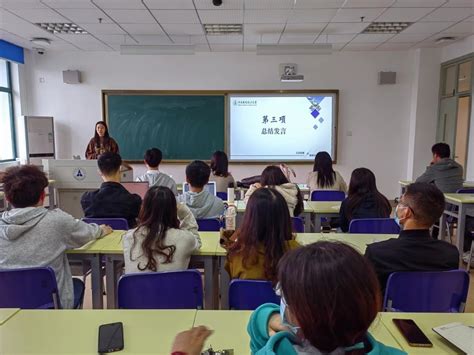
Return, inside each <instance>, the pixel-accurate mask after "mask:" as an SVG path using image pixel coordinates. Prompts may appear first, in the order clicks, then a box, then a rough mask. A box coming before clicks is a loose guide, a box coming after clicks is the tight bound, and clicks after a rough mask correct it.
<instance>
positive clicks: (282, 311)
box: [280, 296, 300, 335]
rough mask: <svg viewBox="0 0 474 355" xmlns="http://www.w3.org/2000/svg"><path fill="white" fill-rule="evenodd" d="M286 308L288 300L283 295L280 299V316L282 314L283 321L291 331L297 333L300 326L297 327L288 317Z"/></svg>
mask: <svg viewBox="0 0 474 355" xmlns="http://www.w3.org/2000/svg"><path fill="white" fill-rule="evenodd" d="M285 310H286V301H285V299H284V298H283V296H282V297H281V300H280V316H281V323H282V324H283V325H284V326H286V327H288V328H289V329H290V332H291V333H293V334H295V335H296V333H297V332H298V329H300V327H297V326H295V325H293V324H291V323H290V322H289V321H288V319H286V314H285Z"/></svg>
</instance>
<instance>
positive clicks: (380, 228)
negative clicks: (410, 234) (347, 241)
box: [349, 218, 400, 234]
mask: <svg viewBox="0 0 474 355" xmlns="http://www.w3.org/2000/svg"><path fill="white" fill-rule="evenodd" d="M349 233H357V234H399V233H400V227H399V226H398V224H397V223H396V222H395V220H394V219H393V218H361V219H353V220H352V221H351V223H350V224H349Z"/></svg>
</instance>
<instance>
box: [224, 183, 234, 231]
mask: <svg viewBox="0 0 474 355" xmlns="http://www.w3.org/2000/svg"><path fill="white" fill-rule="evenodd" d="M227 204H228V207H227V209H226V211H225V229H227V230H235V228H236V217H237V207H235V204H234V188H232V187H230V188H228V189H227Z"/></svg>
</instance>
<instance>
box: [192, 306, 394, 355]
mask: <svg viewBox="0 0 474 355" xmlns="http://www.w3.org/2000/svg"><path fill="white" fill-rule="evenodd" d="M251 314H252V311H201V310H198V311H197V315H196V320H195V321H194V326H198V325H205V326H207V327H208V328H210V329H213V330H214V333H213V334H212V335H211V336H210V337H209V339H208V340H207V342H206V345H205V347H204V349H208V348H209V346H211V345H212V348H213V349H214V350H222V349H234V354H236V355H237V354H250V337H249V335H248V333H247V324H248V321H249V318H250V315H251ZM369 331H370V333H371V334H372V335H373V336H374V337H375V339H377V340H378V341H380V342H382V343H384V344H385V345H388V346H392V347H394V348H397V349H401V347H400V345H399V344H398V342H397V341H396V340H395V338H394V337H393V336H392V335H391V334H390V332H389V331H388V330H387V328H385V326H384V324H383V323H382V321H381V320H380V318H377V319H376V320H375V321H374V323H373V324H372V326H371V327H370V330H369Z"/></svg>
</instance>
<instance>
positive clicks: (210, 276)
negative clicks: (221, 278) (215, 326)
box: [203, 256, 218, 309]
mask: <svg viewBox="0 0 474 355" xmlns="http://www.w3.org/2000/svg"><path fill="white" fill-rule="evenodd" d="M203 260H204V298H205V300H204V308H205V309H217V291H218V290H217V285H218V283H217V263H216V260H215V257H214V256H207V257H204V258H203Z"/></svg>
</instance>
